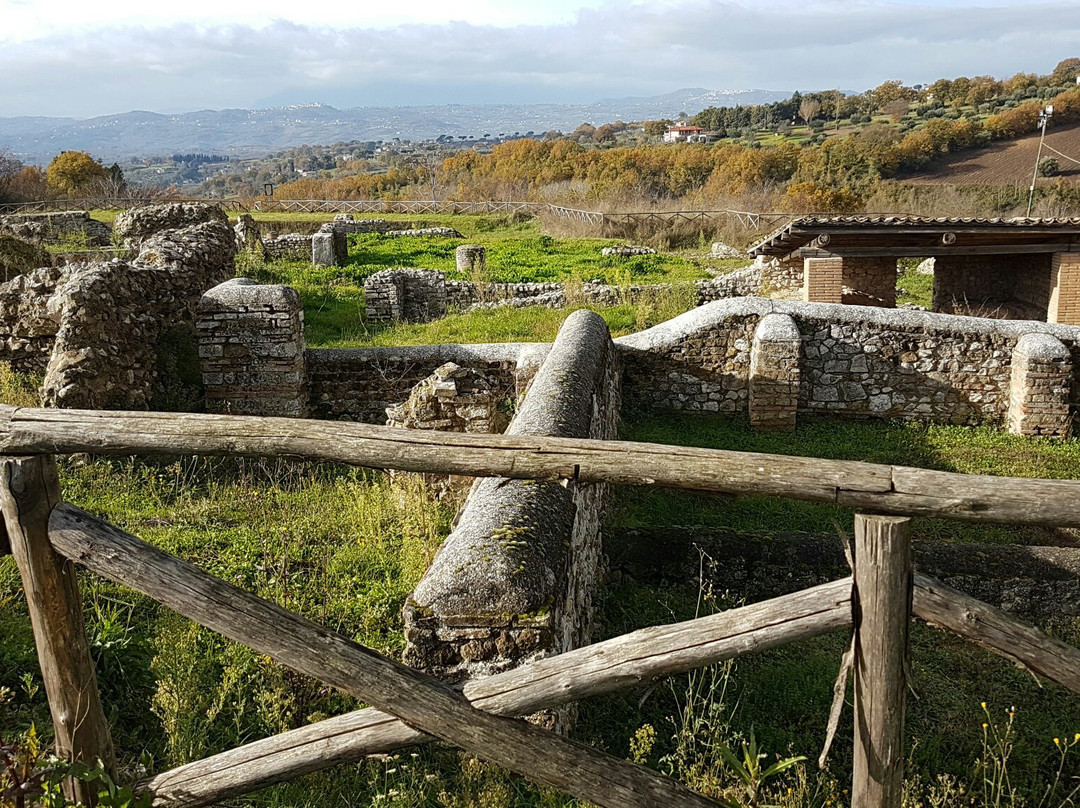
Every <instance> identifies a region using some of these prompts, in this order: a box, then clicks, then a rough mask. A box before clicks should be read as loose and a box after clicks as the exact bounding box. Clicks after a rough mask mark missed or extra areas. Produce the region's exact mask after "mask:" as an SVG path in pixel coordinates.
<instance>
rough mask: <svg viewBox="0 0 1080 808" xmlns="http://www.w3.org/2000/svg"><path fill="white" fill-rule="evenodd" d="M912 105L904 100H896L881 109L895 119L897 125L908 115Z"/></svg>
mask: <svg viewBox="0 0 1080 808" xmlns="http://www.w3.org/2000/svg"><path fill="white" fill-rule="evenodd" d="M910 106H911V105H910V104H909V103H908V102H907V101H905V100H904V99H903V98H894V99H893V100H892V101H890V102H889V103H888V104H886V105H885V106H883V107H882V108H881V111H882V112H884V113H885V114H886V115H888V116H889V117H890V118H892V119H893V121H895V122H896V123H899V122H900V119H901V118H903V117H904V116H905V115H907V111H908V109H909V108H910Z"/></svg>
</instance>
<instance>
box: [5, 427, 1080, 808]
mask: <svg viewBox="0 0 1080 808" xmlns="http://www.w3.org/2000/svg"><path fill="white" fill-rule="evenodd" d="M73 452H96V453H103V454H161V453H164V454H206V455H222V454H225V455H234V454H235V455H263V456H284V457H295V458H306V459H314V460H330V461H338V462H345V463H351V464H354V465H360V466H370V467H375V468H391V469H401V470H406V471H423V472H435V473H453V474H466V475H474V476H499V477H515V478H530V479H565V480H572V481H576V482H579V483H590V482H612V483H622V484H635V485H663V486H669V487H673V488H682V489H693V490H707V491H723V492H728V493H734V494H755V495H762V494H766V495H772V496H786V497H791V498H796V499H805V500H811V501H822V502H831V503H834V504H838V505H846V506H849V507H853V508H855V509H856V510H857V511H859V512H858V513H857V514H856V520H855V545H854V553H853V577H852V578H847V579H843V580H840V581H835V582H833V583H830V584H825V585H823V586H819V587H814V588H812V589H807V590H803V591H801V592H797V593H794V594H791V595H787V596H784V597H780V598H775V599H773V600H770V601H766V602H764V603H759V604H754V605H751V606H746V607H743V608H740V609H735V610H730V611H727V612H723V613H720V614H718V615H712V616H710V617H705V618H700V619H697V620H692V621H687V622H684V623H680V624H676V625H673V626H656V627H652V628H648V629H644V630H641V631H637V632H632V633H630V634H627V635H624V636H622V637H618V638H615V639H612V640H607V641H604V642H601V643H597V644H595V645H593V646H588V647H585V648H581V649H578V650H575V651H570V652H567V653H565V654H562V655H560V656H557V657H553V658H549V659H544V660H539V661H535V662H533V663H531V664H527V665H525V666H523V667H520V668H518V669H515V670H512V671H508V672H506V673H503V674H500V675H497V676H492V677H489V678H485V679H480V680H475V681H472V682H469V683H467V684H466V685H465V687H464V689H463V690H462V691H460V692H459V691H457V690H454V689H452V688H450V687H448V686H446V685H444V684H442V683H440V682H438V681H437V680H434V679H432V678H430V677H428V676H426V675H424V674H422V673H420V672H418V671H414V670H412V669H410V668H407V667H405V666H403V665H401V664H400V663H398V662H396V661H394V660H391V659H388V658H385V657H382V656H380V655H379V654H377V653H375V652H374V651H371V650H370V649H367V648H364V647H363V646H360V645H358V644H356V643H354V642H352V641H350V640H348V639H347V638H345V637H342V636H340V635H338V634H335V633H334V632H331V631H327V630H326V629H323V628H321V627H320V626H318V625H316V624H314V623H312V622H310V621H309V620H307V619H305V618H302V617H300V616H298V615H295V614H292V613H290V612H287V611H285V610H284V609H282V608H280V607H278V606H276V605H274V604H272V603H269V602H267V601H264V600H262V599H260V598H258V597H256V596H254V595H251V594H249V593H247V592H244V591H242V590H240V589H238V588H236V587H234V586H231V585H229V584H227V583H225V582H223V581H220V580H218V579H216V578H214V577H213V576H210V575H208V574H207V573H205V572H203V571H202V570H200V569H198V568H197V567H194V566H192V565H190V564H187V563H185V562H183V561H181V560H179V559H176V558H174V557H172V556H170V555H168V554H166V553H164V552H162V551H160V550H157V549H155V548H154V547H152V546H150V545H148V544H146V543H145V542H142V541H140V540H139V539H137V538H136V537H134V536H132V535H130V534H128V533H125V532H124V531H122V530H119V529H117V528H115V527H113V526H111V525H108V524H107V523H105V522H103V521H101V520H100V519H97V518H96V517H94V516H92V515H90V514H88V513H86V512H84V511H81V510H80V509H78V508H75V507H73V506H71V505H67V504H63V503H61V502H60V497H59V491H58V486H57V483H56V474H55V467H54V465H53V462H52V460H51V457H49V456H50V455H52V454H68V453H73ZM0 454H3V455H6V457H4V458H0V466H2V470H3V472H2V475H0V507H2V508H3V515H4V525H5V526H6V531H3V532H0V552H3V551H4V550H5V549H10V551H11V552H12V554H13V555H14V557H15V560H16V564H17V566H18V567H19V571H20V574H21V575H22V577H23V581H24V588H25V590H26V592H27V596H28V603H29V607H30V612H31V619H32V623H33V628H34V636H35V642H36V643H37V647H38V656H39V660H40V662H41V667H42V671H43V674H44V677H45V682H46V690H47V694H48V696H49V701H50V707H51V709H52V711H53V717H54V724H55V725H56V732H57V740H58V748H59V749H60V751H61V752H62V753H63V754H64V755H65V756H67V757H68V758H70V759H73V760H84V761H90V760H94V759H95V758H101V759H102V760H103V761H104V762H105V763H106V766H107V767H108V766H110V765H111V763H112V746H111V740H110V736H109V729H108V725H107V723H106V721H105V718H104V712H103V709H102V707H101V704H100V699H99V697H98V695H97V687H96V683H95V682H94V679H93V676H94V673H93V663H92V660H91V658H90V655H89V650H88V645H87V642H86V636H85V627H84V625H83V622H82V615H81V609H80V600H79V597H78V590H77V586H76V582H75V577H74V574H73V571H72V567H71V562H75V563H77V564H79V565H81V566H83V567H85V568H86V569H88V570H90V571H92V572H94V573H96V574H98V575H101V576H103V577H106V578H108V579H110V580H113V581H115V582H117V583H119V584H121V585H124V586H128V587H131V588H133V589H135V590H137V591H139V592H142V593H144V594H146V595H147V596H149V597H151V598H152V599H154V600H156V601H158V602H160V603H162V604H164V605H166V606H168V607H169V608H171V609H173V610H175V611H176V612H178V613H179V614H182V615H184V616H187V617H189V618H191V619H192V620H195V621H196V622H198V623H200V624H201V625H204V626H206V627H208V628H210V629H212V630H214V631H217V632H219V633H221V634H222V635H224V636H226V637H229V638H231V639H233V640H235V641H237V642H241V643H244V644H246V645H248V646H250V647H252V648H254V649H256V650H258V651H260V652H261V653H264V654H267V655H268V656H270V657H272V658H274V659H275V660H277V661H278V662H280V663H281V664H284V665H287V666H289V667H291V668H293V669H294V670H297V671H299V672H301V673H304V674H307V675H309V676H312V677H314V678H316V679H318V680H320V681H322V682H324V683H326V684H328V685H331V686H333V687H336V688H338V689H340V690H342V691H343V692H346V693H349V694H352V695H353V696H355V697H356V698H358V699H361V700H363V701H365V702H367V703H369V704H372V705H374V706H373V707H372V708H368V709H365V710H360V711H357V712H354V713H350V714H348V715H344V716H339V717H337V718H332V719H328V720H326V721H323V722H320V723H318V724H314V725H312V726H309V727H304V728H302V729H298V730H294V731H292V732H287V733H284V734H282V735H278V736H276V737H274V738H269V739H265V740H261V741H256V742H254V743H251V744H247V745H245V746H242V747H239V748H237V749H233V750H231V751H229V752H225V753H222V754H219V755H215V756H213V757H210V758H206V759H205V760H201V761H197V762H194V763H191V764H188V765H186V766H181V767H179V768H177V769H174V770H172V771H168V772H164V773H161V774H158V775H156V776H155V777H153V778H151V779H149V780H147V781H146V782H144V783H143V784H142V786H141V788H143V789H144V790H147V791H149V792H150V793H151V794H153V795H154V801H155V805H169V806H181V805H182V806H195V805H205V804H210V803H212V802H216V801H220V800H222V799H226V798H228V797H233V796H237V795H239V794H243V793H246V792H248V791H251V790H253V789H256V788H260V787H263V786H265V785H269V784H271V783H275V782H280V781H282V780H285V779H290V778H292V777H296V776H299V775H301V774H304V773H308V772H311V771H315V770H317V769H320V768H324V767H326V766H329V765H333V764H335V763H339V762H345V761H352V760H357V759H359V758H362V757H363V756H366V755H369V754H373V753H375V752H386V751H389V750H392V749H395V748H399V747H401V746H403V745H407V744H415V743H422V742H426V741H429V740H433V739H439V740H443V741H445V742H448V743H451V744H454V745H456V746H459V747H461V748H463V749H466V750H469V751H471V752H473V753H475V754H477V755H478V756H480V757H482V758H484V759H486V760H489V761H492V762H495V763H498V764H500V765H502V766H505V767H506V768H509V769H511V770H513V771H517V772H519V773H522V774H524V775H526V776H529V777H532V778H533V779H535V780H537V781H539V782H542V783H546V784H549V785H551V786H553V787H556V788H559V789H562V790H564V791H566V792H567V793H570V794H573V795H575V796H577V797H579V798H581V799H585V800H589V801H591V802H593V803H595V804H597V805H602V806H624V805H649V806H652V805H655V806H695V805H701V806H705V805H714V804H715V803H713V802H712V801H711V800H708V799H706V798H704V797H701V796H699V795H696V794H694V793H693V792H691V791H689V790H688V789H686V788H685V787H683V786H681V785H680V784H678V783H676V782H674V781H671V780H669V779H666V778H663V777H661V776H660V775H658V774H656V773H655V772H652V771H650V770H647V769H644V768H643V767H640V766H636V765H634V764H632V763H629V762H626V761H621V760H618V759H615V758H612V757H611V756H609V755H606V754H604V753H601V752H598V751H596V750H592V749H589V748H588V747H584V746H581V745H580V744H575V743H572V742H570V741H567V740H565V739H562V738H559V737H557V736H555V735H553V734H551V733H549V732H546V731H544V730H541V729H538V728H536V727H533V726H532V725H529V724H527V723H525V722H522V721H519V720H515V719H514V718H512V717H511V716H515V715H522V714H528V713H531V712H535V711H536V710H539V709H545V708H549V707H553V706H557V705H559V704H563V703H566V702H568V701H573V700H577V699H581V698H584V697H587V696H590V695H595V694H598V693H605V692H609V691H612V690H615V689H618V688H622V687H627V686H630V685H633V684H638V683H641V682H644V681H649V680H652V679H655V678H657V677H661V676H665V675H670V674H672V673H675V672H680V671H686V670H690V669H692V668H695V667H699V666H701V665H705V664H710V663H713V662H717V661H720V660H723V659H730V658H734V657H737V656H741V655H742V654H745V653H749V652H752V651H756V650H763V649H766V648H775V647H778V646H781V645H784V644H787V643H789V642H794V641H798V640H801V639H806V638H809V637H813V636H818V635H820V634H823V633H826V632H829V631H835V630H842V629H844V628H847V627H850V628H851V629H852V630H853V632H854V633H853V646H852V647H853V649H854V677H853V678H854V685H853V686H854V722H855V752H854V766H853V781H852V789H851V793H852V806H854V807H855V808H871V806H873V808H881V807H882V806H884V807H885V808H898V806H899V805H900V792H901V785H902V779H903V768H902V767H903V759H904V754H903V751H904V746H903V739H904V734H903V733H904V699H905V687H906V682H905V678H904V676H905V671H906V669H907V655H908V650H909V649H908V640H907V632H908V625H909V622H910V619H911V617H913V616H914V617H919V618H921V619H923V620H926V621H927V622H929V623H931V624H934V625H937V626H940V627H942V628H945V629H948V630H951V631H954V632H956V633H957V634H960V635H961V636H964V637H967V638H969V639H971V640H973V641H975V642H978V643H980V644H982V645H984V646H986V647H987V648H990V649H991V650H993V651H995V652H996V653H998V654H1001V655H1002V656H1005V657H1007V658H1009V659H1012V660H1015V661H1017V662H1020V663H1021V664H1023V665H1025V666H1026V667H1028V669H1030V670H1031V671H1033V672H1034V673H1038V674H1041V675H1044V676H1047V677H1048V678H1052V679H1054V680H1056V681H1058V682H1060V683H1061V684H1063V685H1065V686H1066V687H1068V688H1070V689H1072V690H1073V691H1074V692H1076V693H1078V694H1080V650H1078V649H1076V648H1073V647H1071V646H1068V645H1065V644H1064V643H1060V642H1058V641H1056V640H1053V639H1052V638H1050V637H1048V636H1047V635H1045V634H1043V633H1042V632H1040V631H1038V630H1037V629H1035V628H1033V627H1031V626H1027V625H1025V624H1023V623H1022V622H1020V621H1018V620H1016V619H1015V618H1013V617H1010V616H1009V615H1007V614H1005V613H1003V612H1001V611H1000V610H997V609H994V608H993V607H991V606H989V605H987V604H985V603H981V602H979V601H977V600H975V599H974V598H971V597H969V596H967V595H963V594H961V593H959V592H956V591H955V590H951V589H949V588H948V587H946V586H944V585H942V584H940V583H939V582H937V581H934V580H932V579H930V578H927V577H925V576H921V575H918V574H915V573H914V572H913V570H912V567H911V542H910V521H909V518H908V517H910V516H913V515H919V516H936V517H948V518H956V519H968V520H979V521H997V522H1015V523H1026V524H1047V525H1062V526H1072V527H1080V514H1077V512H1076V508H1075V503H1076V502H1077V501H1078V499H1077V497H1078V496H1080V481H1055V480H1029V479H1011V478H997V477H980V476H972V475H961V474H949V473H944V472H931V471H926V470H923V469H911V468H905V467H894V466H883V465H875V464H869V463H859V462H850V461H834V460H822V459H818V458H798V457H787V456H778V455H766V454H755V453H743V452H730V451H722V450H706V449H688V448H684V447H673V446H659V445H653V444H639V443H627V442H620V441H591V440H569V439H556V438H535V437H528V438H524V437H506V436H498V435H465V434H453V433H450V434H447V433H441V434H439V433H430V432H429V433H424V432H420V431H411V430H395V429H390V428H387V427H373V426H366V425H361V424H342V423H332V424H331V423H323V422H318V421H304V420H295V419H275V418H257V417H239V416H206V415H178V414H166V413H124V412H96V411H76V410H42V409H33V408H11V407H4V408H0ZM23 454H25V455H32V457H17V456H16V455H23ZM886 514H894V515H886ZM840 695H841V696H842V695H843V694H842V693H841V694H840ZM840 703H842V702H840ZM68 789H69V792H70V794H71V795H73V796H76V797H80V798H85V797H86V796H87V792H86V790H85V786H84V787H83V789H84V790H83V791H79V790H78V789H79V786H78V785H77V784H75V783H69V784H68Z"/></svg>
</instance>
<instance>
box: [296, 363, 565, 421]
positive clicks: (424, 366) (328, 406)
mask: <svg viewBox="0 0 1080 808" xmlns="http://www.w3.org/2000/svg"><path fill="white" fill-rule="evenodd" d="M548 347H549V346H547V345H535V344H528V343H500V344H494V345H425V346H418V347H403V348H353V349H349V348H343V349H335V348H316V349H310V350H308V351H307V352H306V366H307V396H308V402H309V407H308V409H309V412H310V413H311V416H312V417H313V418H322V419H328V420H343V421H361V422H363V423H369V424H382V423H385V421H386V409H387V407H392V406H394V405H396V404H400V403H401V402H403V401H405V400H406V399H407V398H408V397H409V394H410V392H411V391H412V390H413V388H414V387H416V385H418V384H420V383H421V382H423V381H424V380H425V379H426V378H428V377H429V376H430V375H431V374H433V373H434V372H435V370H436V369H437V368H439V367H440V366H442V365H444V364H446V363H447V362H453V363H454V364H456V365H458V366H459V367H462V368H467V369H471V370H476V371H479V372H481V373H484V374H485V375H486V376H487V377H488V378H490V379H491V380H492V381H493V383H496V384H497V385H498V389H499V391H500V392H499V395H500V397H501V399H502V400H514V399H516V398H517V395H518V393H519V392H520V390H522V389H523V388H524V387H525V386H526V385H527V384H528V381H529V380H530V379H531V377H532V374H533V373H534V372H535V368H536V364H537V360H536V359H535V357H536V356H538V355H539V356H542V355H543V354H545V353H546V352H547V350H548ZM530 357H533V358H532V359H531V360H530Z"/></svg>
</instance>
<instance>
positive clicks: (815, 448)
mask: <svg viewBox="0 0 1080 808" xmlns="http://www.w3.org/2000/svg"><path fill="white" fill-rule="evenodd" d="M622 433H623V437H624V438H625V439H627V440H637V441H647V442H651V443H666V444H674V445H680V446H702V447H707V448H716V449H733V450H737V451H752V452H764V453H768V454H780V455H796V456H803V457H824V458H830V459H836V460H865V461H867V462H871V463H884V464H893V465H907V466H917V467H921V468H930V469H939V470H942V471H954V472H960V473H965V474H991V475H996V476H1013V477H1044V478H1050V479H1080V438H1071V439H1069V440H1062V441H1055V440H1050V439H1032V438H1022V437H1019V436H1015V435H1009V434H1006V433H1004V432H1002V431H1001V430H999V429H995V428H992V427H977V428H972V427H961V426H941V425H928V424H922V423H918V422H912V421H893V422H885V423H883V422H881V421H840V420H834V419H825V418H813V417H800V419H799V424H798V426H797V428H796V429H795V431H794V432H786V433H783V432H782V433H761V432H754V431H752V430H751V429H750V426H749V424H748V423H747V421H746V420H745V419H742V418H725V417H722V416H705V415H677V414H672V413H665V414H664V415H663V416H662V417H657V416H656V415H651V414H647V413H636V414H630V416H629V417H627V418H625V419H624V422H623V427H622ZM614 501H615V502H616V503H617V506H616V510H615V511H614V513H613V515H612V517H611V520H612V523H613V525H614V526H617V527H635V526H654V527H660V526H665V525H686V526H690V525H700V526H705V527H728V528H734V529H736V530H742V531H747V532H752V533H759V534H760V533H764V534H777V533H788V532H813V533H830V534H831V533H833V532H834V530H835V527H834V525H835V522H836V521H839V523H840V524H841V525H842V526H843V527H844V528H845V529H846V530H848V531H849V532H850V530H851V529H852V512H851V511H850V510H849V509H845V508H839V507H836V506H831V505H823V504H818V503H810V502H797V501H794V500H786V499H776V498H768V497H738V498H733V497H729V496H724V495H717V494H713V495H710V494H695V493H688V492H677V491H663V490H648V489H647V490H636V489H628V488H627V489H619V490H617V491H616V493H615V500H614ZM914 530H915V534H916V537H917V538H920V539H926V540H937V541H964V542H987V543H995V544H1016V543H1021V544H1022V543H1029V542H1030V543H1041V540H1042V539H1044V538H1045V537H1046V536H1047V531H1046V530H1045V529H1042V528H1031V527H1023V526H1001V525H983V524H976V523H966V522H959V521H954V520H940V519H916V520H915V522H914Z"/></svg>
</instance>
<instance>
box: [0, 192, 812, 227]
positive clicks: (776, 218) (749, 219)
mask: <svg viewBox="0 0 1080 808" xmlns="http://www.w3.org/2000/svg"><path fill="white" fill-rule="evenodd" d="M154 202H219V203H220V204H222V205H224V206H225V207H226V208H229V209H236V210H240V211H242V212H245V213H247V212H250V211H251V210H254V211H279V212H284V213H407V214H434V215H438V214H456V213H474V214H475V213H517V212H519V211H521V212H525V213H530V214H539V213H547V214H550V215H552V216H555V217H557V218H560V219H566V220H569V221H576V222H582V223H584V224H592V225H597V226H599V227H601V228H604V227H606V226H612V225H627V224H631V225H647V226H650V227H666V226H668V225H671V224H681V223H684V222H686V223H690V224H701V225H705V224H708V223H710V222H734V223H737V224H739V225H740V226H742V227H745V228H747V229H751V230H758V229H761V228H763V227H770V226H776V225H778V224H779V223H781V222H784V221H787V220H789V219H790V218H791V216H790V215H789V214H786V213H759V212H752V211H745V210H728V209H722V210H670V211H663V210H661V211H641V212H631V213H607V212H602V211H596V210H581V209H579V208H568V207H565V206H563V205H551V204H548V203H546V202H510V201H494V200H487V201H477V202H458V201H455V200H451V199H438V200H435V199H426V200H424V199H280V198H277V197H259V198H257V199H256V200H255V201H254V202H253V203H252V204H251V207H250V209H249V207H248V206H247V205H246V204H244V203H242V202H240V201H239V200H236V199H227V200H217V199H189V198H187V197H181V196H169V197H163V198H160V199H154V200H147V199H131V198H100V199H51V200H46V201H42V202H14V203H8V204H0V214H5V213H40V212H45V211H54V210H96V209H114V210H125V209H127V208H132V207H138V206H139V205H147V204H152V203H154Z"/></svg>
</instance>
